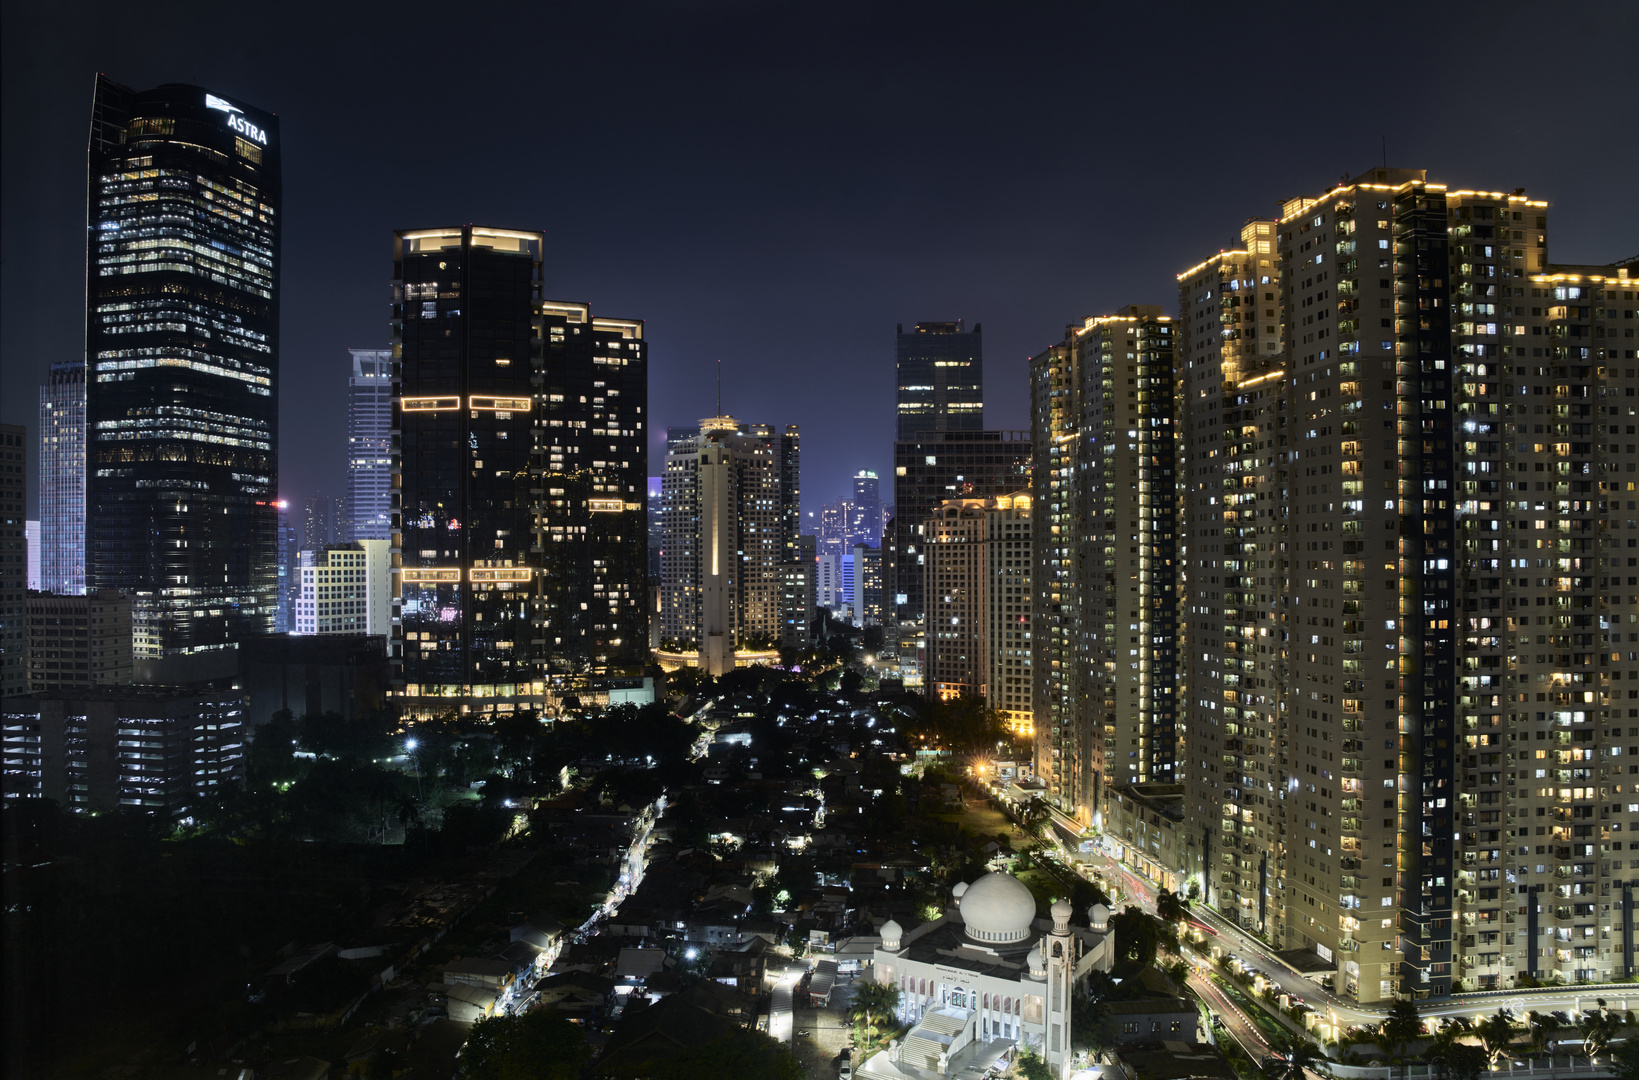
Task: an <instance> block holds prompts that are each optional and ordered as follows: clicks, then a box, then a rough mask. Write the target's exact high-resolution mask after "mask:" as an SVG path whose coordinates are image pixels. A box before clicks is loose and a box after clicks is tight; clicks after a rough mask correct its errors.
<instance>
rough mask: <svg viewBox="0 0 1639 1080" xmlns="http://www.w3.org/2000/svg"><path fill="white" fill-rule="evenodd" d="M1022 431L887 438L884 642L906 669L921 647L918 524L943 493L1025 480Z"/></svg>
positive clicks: (1008, 486)
mask: <svg viewBox="0 0 1639 1080" xmlns="http://www.w3.org/2000/svg"><path fill="white" fill-rule="evenodd" d="M1030 455H1031V443H1030V439H1029V432H1025V431H946V432H944V433H943V434H939V435H929V436H927V437H925V438H922V439H918V440H915V441H911V442H897V443H895V444H894V516H893V519H892V521H890V522H889V527H888V530H887V535H886V536H885V537H884V538H883V555H882V561H883V571H882V579H883V580H882V586H883V592H884V596H883V608H884V611H883V616H884V617H883V622H884V625H885V626H886V627H887V628H888V633H886V634H885V635H884V638H885V639H886V640H887V642H888V646H887V647H888V648H890V649H891V648H894V643H895V642H897V648H898V652H899V655H900V662H901V664H902V665H905V666H907V667H909V668H912V669H914V666H915V661H914V659H913V658H914V657H916V656H917V655H918V652H919V650H920V648H921V633H922V616H923V607H924V605H923V582H924V574H925V567H926V561H925V559H924V557H923V556H924V552H923V540H924V536H923V523H924V522H925V521H927V519H928V517H929V516H930V515H931V514H932V513H933V512H934V510H935V508H936V507H937V506H938V505H939V504H940V503H942V502H944V501H945V500H946V499H984V498H992V497H994V496H997V495H1006V494H1008V493H1009V492H1014V491H1023V490H1027V489H1028V488H1029V486H1030Z"/></svg>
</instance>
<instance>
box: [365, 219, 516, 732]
mask: <svg viewBox="0 0 1639 1080" xmlns="http://www.w3.org/2000/svg"><path fill="white" fill-rule="evenodd" d="M541 245H542V237H541V234H539V233H533V232H513V231H508V230H502V229H482V228H474V227H472V226H470V225H469V226H466V227H463V228H454V229H423V230H415V231H401V232H398V233H396V234H395V236H394V242H393V269H394V275H393V276H394V278H395V279H396V280H395V281H394V282H393V301H394V307H393V333H394V337H395V339H396V341H397V344H398V347H399V350H400V352H399V361H400V366H399V380H400V381H399V398H398V401H397V403H396V407H395V423H394V425H393V426H394V428H395V429H396V435H397V439H396V440H395V441H396V443H397V451H396V453H395V454H394V458H395V460H394V467H395V469H396V471H397V472H398V473H399V474H400V478H401V480H400V482H401V484H402V486H401V488H400V505H399V510H398V518H397V520H396V521H395V523H394V525H395V527H394V532H395V533H396V534H397V539H398V543H397V544H395V545H394V546H395V547H396V548H397V549H398V551H399V553H400V556H401V558H400V560H399V561H400V564H401V569H400V575H399V586H400V597H401V605H402V632H403V634H404V642H403V669H402V670H403V680H404V687H403V692H404V693H405V694H406V695H407V696H408V697H409V698H410V699H412V700H411V701H410V702H407V707H408V708H410V709H411V710H412V711H413V710H415V709H417V708H418V707H419V706H421V705H425V711H428V712H445V711H468V710H469V709H473V708H476V709H477V710H479V711H487V709H488V708H489V707H491V706H494V705H498V704H502V703H512V702H514V701H516V699H519V698H525V697H528V696H529V695H530V694H531V691H532V689H538V687H536V686H535V684H536V683H537V682H538V680H537V669H536V664H535V660H536V657H537V655H538V652H537V649H536V646H535V639H536V637H537V635H536V633H535V626H534V622H535V612H536V608H537V606H538V604H539V595H540V588H541V580H540V578H541V575H540V571H541V559H540V555H539V553H538V552H537V551H535V550H534V548H535V536H534V517H533V514H532V513H531V510H532V508H533V505H534V495H533V494H532V491H531V489H532V488H533V487H534V486H535V485H534V482H533V480H532V478H531V475H530V470H531V467H532V465H533V464H534V453H533V450H534V438H533V434H534V431H533V429H534V426H535V424H536V422H537V420H538V419H539V418H538V416H537V413H536V408H535V405H536V401H535V386H534V382H533V379H534V376H535V374H536V372H537V370H538V368H539V367H540V364H541V356H542V341H541V339H542V336H543V334H542V326H541V318H540V303H541ZM416 698H433V699H437V700H436V701H435V702H434V703H425V702H422V703H417V702H415V701H414V700H413V699H416Z"/></svg>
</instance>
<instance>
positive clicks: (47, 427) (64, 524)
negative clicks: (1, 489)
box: [39, 359, 85, 596]
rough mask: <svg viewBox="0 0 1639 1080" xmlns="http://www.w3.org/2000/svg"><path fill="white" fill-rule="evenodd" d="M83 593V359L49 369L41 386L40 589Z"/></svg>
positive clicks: (64, 594) (66, 594) (53, 365)
mask: <svg viewBox="0 0 1639 1080" xmlns="http://www.w3.org/2000/svg"><path fill="white" fill-rule="evenodd" d="M39 587H40V588H41V589H44V590H45V591H46V592H49V593H56V594H58V595H59V596H74V595H77V594H79V593H83V592H84V591H85V361H84V359H79V360H73V361H69V362H66V363H57V364H52V365H51V373H50V375H48V376H47V378H46V382H45V385H44V386H42V387H40V585H39Z"/></svg>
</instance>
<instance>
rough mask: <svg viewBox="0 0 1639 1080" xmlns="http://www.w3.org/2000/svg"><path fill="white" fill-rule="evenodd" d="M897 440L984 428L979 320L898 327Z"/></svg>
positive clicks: (983, 393) (982, 359)
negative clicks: (965, 325) (966, 326)
mask: <svg viewBox="0 0 1639 1080" xmlns="http://www.w3.org/2000/svg"><path fill="white" fill-rule="evenodd" d="M897 360H898V375H899V435H898V440H899V441H900V442H908V441H910V440H912V439H916V438H918V437H920V436H921V435H922V434H923V433H924V432H930V431H936V432H945V431H980V430H982V429H983V428H984V426H985V379H984V346H983V339H982V338H981V337H980V336H979V324H978V323H974V324H973V329H972V331H971V332H963V330H962V321H961V320H960V319H958V320H957V321H955V322H925V323H917V324H916V329H914V330H913V331H911V332H910V333H908V334H907V333H905V327H904V325H903V324H901V325H900V326H899V328H898V349H897Z"/></svg>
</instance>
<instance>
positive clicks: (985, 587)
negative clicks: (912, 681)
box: [923, 492, 1031, 736]
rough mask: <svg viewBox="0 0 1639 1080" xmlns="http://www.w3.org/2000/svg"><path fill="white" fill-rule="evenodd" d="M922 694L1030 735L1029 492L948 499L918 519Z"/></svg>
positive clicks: (1019, 732) (1021, 733)
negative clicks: (978, 710) (961, 703)
mask: <svg viewBox="0 0 1639 1080" xmlns="http://www.w3.org/2000/svg"><path fill="white" fill-rule="evenodd" d="M923 528H924V536H925V540H924V545H925V547H924V550H925V552H926V555H927V561H926V563H925V571H924V572H925V589H926V593H925V595H926V597H927V610H928V620H927V627H928V630H927V643H928V644H927V660H926V665H927V666H926V678H927V687H928V696H929V697H931V698H935V699H937V700H941V701H948V700H951V699H953V698H958V697H962V696H964V695H967V696H972V697H982V698H984V699H985V704H986V705H987V706H988V707H990V708H992V709H995V710H996V711H997V712H998V713H1000V714H1001V716H1002V718H1003V721H1004V722H1005V723H1006V724H1007V725H1008V726H1009V727H1010V728H1012V729H1013V731H1015V732H1016V733H1018V734H1020V735H1021V736H1022V735H1028V734H1029V733H1030V716H1031V714H1030V640H1031V639H1030V496H1029V494H1028V493H1026V492H1016V493H1014V494H1012V495H1000V496H996V497H994V498H989V499H947V500H945V501H944V502H943V503H941V504H940V505H939V506H938V508H937V509H935V510H934V512H933V514H932V516H931V517H929V518H928V521H927V523H926V524H925V525H924V527H923Z"/></svg>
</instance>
